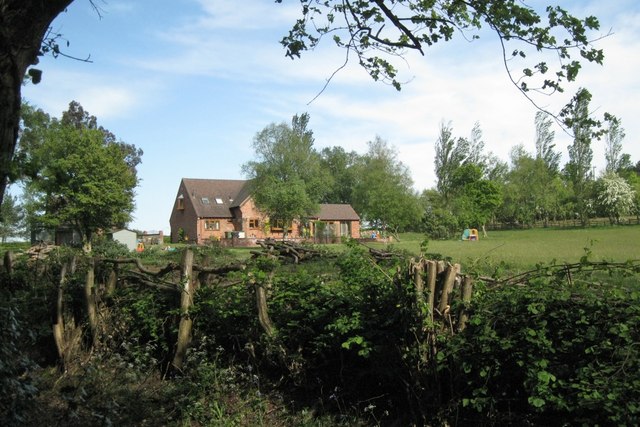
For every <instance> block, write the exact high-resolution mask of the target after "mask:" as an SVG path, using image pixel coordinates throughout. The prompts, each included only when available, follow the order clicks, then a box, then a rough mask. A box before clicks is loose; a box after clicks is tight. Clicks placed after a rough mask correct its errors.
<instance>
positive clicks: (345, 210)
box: [318, 203, 360, 221]
mask: <svg viewBox="0 0 640 427" xmlns="http://www.w3.org/2000/svg"><path fill="white" fill-rule="evenodd" d="M318 219H319V220H320V221H332V220H333V221H359V220H360V217H359V216H358V214H357V213H356V211H354V210H353V208H352V207H351V205H346V204H326V203H325V204H322V205H320V213H319V214H318Z"/></svg>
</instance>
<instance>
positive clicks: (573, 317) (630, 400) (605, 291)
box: [445, 274, 640, 425]
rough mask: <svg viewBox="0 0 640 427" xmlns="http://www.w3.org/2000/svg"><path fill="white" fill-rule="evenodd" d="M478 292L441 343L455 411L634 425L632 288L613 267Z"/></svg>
mask: <svg viewBox="0 0 640 427" xmlns="http://www.w3.org/2000/svg"><path fill="white" fill-rule="evenodd" d="M579 277H580V276H576V277H574V280H573V285H568V284H567V283H566V282H565V279H564V277H563V276H561V277H548V278H544V277H541V278H539V279H535V280H533V281H531V282H530V283H529V284H528V285H527V286H525V287H520V286H515V287H514V286H507V287H503V288H499V289H494V290H491V291H486V292H485V293H484V294H483V295H482V296H481V297H480V298H479V299H477V300H476V302H475V303H474V305H473V310H472V314H471V324H470V326H469V327H468V328H467V329H466V330H465V332H464V334H460V335H458V336H456V337H454V339H453V340H451V341H450V342H448V343H447V348H446V350H445V351H446V353H447V354H448V355H450V358H451V359H450V363H451V365H450V366H453V369H452V375H453V379H454V382H455V384H456V385H455V386H454V388H455V390H456V392H457V393H456V394H455V400H456V402H457V405H456V407H457V408H458V410H459V413H458V417H459V418H458V420H459V421H464V420H474V422H478V421H481V422H485V423H494V424H510V423H513V422H516V421H517V423H519V424H522V423H529V424H533V425H550V424H553V425H560V424H572V425H574V424H575V425H580V424H589V425H595V424H598V425H633V424H637V423H638V421H639V420H640V405H638V404H637V402H638V401H639V400H640V394H639V391H638V390H640V388H639V387H640V375H639V373H640V358H638V353H637V351H636V350H634V347H635V346H636V345H637V343H638V340H639V339H640V336H639V335H638V331H640V310H639V307H640V305H639V304H638V303H639V302H640V301H638V299H639V298H640V292H639V289H638V287H637V282H633V283H634V284H633V285H631V286H630V287H628V288H627V287H625V286H624V285H613V283H616V282H618V283H622V282H621V279H620V277H619V276H616V275H615V274H612V276H611V277H610V278H609V279H607V280H606V281H604V282H599V281H597V280H594V278H589V277H586V278H584V281H582V280H580V281H578V278H579Z"/></svg>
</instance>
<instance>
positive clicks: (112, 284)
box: [105, 263, 118, 295]
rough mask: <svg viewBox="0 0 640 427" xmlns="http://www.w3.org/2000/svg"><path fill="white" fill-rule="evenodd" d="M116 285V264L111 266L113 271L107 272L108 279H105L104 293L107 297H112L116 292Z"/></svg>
mask: <svg viewBox="0 0 640 427" xmlns="http://www.w3.org/2000/svg"><path fill="white" fill-rule="evenodd" d="M117 283H118V264H115V263H114V264H113V270H111V271H110V272H109V278H108V279H107V285H106V286H105V291H106V294H107V295H112V294H113V293H114V292H115V290H116V284H117Z"/></svg>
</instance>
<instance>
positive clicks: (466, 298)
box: [458, 276, 473, 331]
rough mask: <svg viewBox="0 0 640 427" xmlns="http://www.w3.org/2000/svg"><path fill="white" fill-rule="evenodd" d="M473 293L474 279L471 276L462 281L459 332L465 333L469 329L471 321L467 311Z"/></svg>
mask: <svg viewBox="0 0 640 427" xmlns="http://www.w3.org/2000/svg"><path fill="white" fill-rule="evenodd" d="M472 293H473V279H472V278H471V277H469V276H465V277H464V280H463V281H462V289H461V297H462V304H463V306H462V308H461V309H460V314H459V316H458V331H463V330H464V328H466V327H467V321H468V320H469V312H468V310H467V307H466V306H467V304H468V303H469V302H470V301H471V295H472Z"/></svg>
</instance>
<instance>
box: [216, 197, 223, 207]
mask: <svg viewBox="0 0 640 427" xmlns="http://www.w3.org/2000/svg"><path fill="white" fill-rule="evenodd" d="M216 203H217V204H219V205H221V204H223V203H224V201H223V200H222V198H221V197H216Z"/></svg>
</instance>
